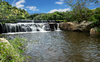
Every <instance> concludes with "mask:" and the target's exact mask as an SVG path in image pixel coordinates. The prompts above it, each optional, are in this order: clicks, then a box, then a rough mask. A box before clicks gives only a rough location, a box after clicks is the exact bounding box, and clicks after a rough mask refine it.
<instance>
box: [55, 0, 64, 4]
mask: <svg viewBox="0 0 100 62" xmlns="http://www.w3.org/2000/svg"><path fill="white" fill-rule="evenodd" d="M63 3H64V0H60V1H58V2H55V4H59V5H62V4H63Z"/></svg>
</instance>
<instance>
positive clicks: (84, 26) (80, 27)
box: [59, 21, 93, 32]
mask: <svg viewBox="0 0 100 62" xmlns="http://www.w3.org/2000/svg"><path fill="white" fill-rule="evenodd" d="M92 24H93V22H86V21H83V22H81V23H77V22H65V23H63V22H62V23H60V26H59V27H60V29H61V30H66V31H81V32H89V31H90V29H91V28H92V27H91V25H92Z"/></svg>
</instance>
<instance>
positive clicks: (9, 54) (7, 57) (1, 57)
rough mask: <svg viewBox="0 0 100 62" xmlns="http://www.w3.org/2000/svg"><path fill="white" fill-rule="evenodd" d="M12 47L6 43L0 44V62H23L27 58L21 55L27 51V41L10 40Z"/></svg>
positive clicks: (20, 39)
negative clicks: (25, 47)
mask: <svg viewBox="0 0 100 62" xmlns="http://www.w3.org/2000/svg"><path fill="white" fill-rule="evenodd" d="M9 42H10V45H9V44H7V43H4V42H1V43H0V62H23V61H24V60H25V57H24V56H23V55H22V54H21V53H22V52H23V51H24V50H25V49H23V48H22V47H24V46H25V44H24V42H26V40H25V39H22V38H15V39H14V40H9Z"/></svg>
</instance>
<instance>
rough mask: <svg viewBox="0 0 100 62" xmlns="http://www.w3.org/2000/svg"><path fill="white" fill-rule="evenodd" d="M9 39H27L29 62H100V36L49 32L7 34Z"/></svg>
mask: <svg viewBox="0 0 100 62" xmlns="http://www.w3.org/2000/svg"><path fill="white" fill-rule="evenodd" d="M5 36H6V37H7V38H8V39H13V38H16V37H20V38H26V39H27V40H28V42H27V46H26V47H27V51H26V52H25V54H26V55H27V56H30V57H31V59H29V60H28V61H29V62H100V35H90V34H89V33H82V32H67V31H48V32H34V33H33V32H29V33H17V34H11V33H10V34H5Z"/></svg>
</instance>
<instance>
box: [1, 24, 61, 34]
mask: <svg viewBox="0 0 100 62" xmlns="http://www.w3.org/2000/svg"><path fill="white" fill-rule="evenodd" d="M52 26H53V27H54V31H59V30H60V28H59V23H57V27H56V26H55V25H52ZM34 31H51V28H50V25H49V23H6V24H4V25H2V33H12V32H34Z"/></svg>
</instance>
